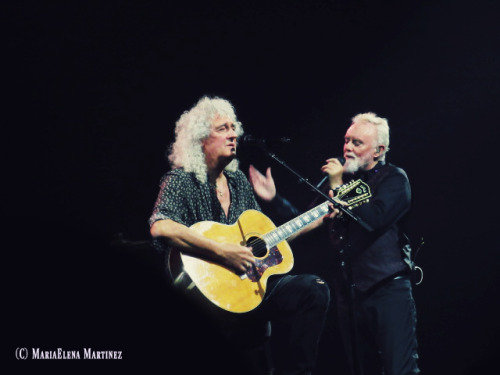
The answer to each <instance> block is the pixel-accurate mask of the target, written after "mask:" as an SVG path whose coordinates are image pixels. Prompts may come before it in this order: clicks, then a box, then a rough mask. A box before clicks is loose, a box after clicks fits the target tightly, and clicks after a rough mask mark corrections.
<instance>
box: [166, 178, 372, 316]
mask: <svg viewBox="0 0 500 375" xmlns="http://www.w3.org/2000/svg"><path fill="white" fill-rule="evenodd" d="M370 197H371V192H370V187H369V186H368V185H367V184H366V183H365V182H363V181H361V180H356V181H351V182H350V183H348V184H345V185H342V186H340V187H338V188H336V189H335V199H336V200H342V201H343V202H345V203H347V204H348V207H347V208H348V209H352V208H353V207H356V206H358V205H360V204H363V203H366V202H368V200H369V198H370ZM329 211H330V205H329V202H328V201H326V202H324V203H322V204H320V205H318V206H316V207H314V208H312V209H311V210H309V211H307V212H305V213H303V214H302V215H300V216H298V217H296V218H295V219H293V220H290V221H288V222H287V223H285V224H283V225H281V226H279V227H276V226H275V225H274V224H273V222H272V221H271V220H270V219H269V218H268V217H267V216H266V215H264V214H263V213H261V212H260V211H256V210H247V211H245V212H243V213H242V214H241V215H240V217H239V218H238V220H237V221H236V222H235V223H234V224H232V225H226V224H221V223H217V222H213V221H202V222H198V223H196V224H194V225H192V226H191V227H190V228H191V229H193V230H195V231H197V232H198V233H200V234H202V235H203V236H205V237H208V238H211V239H213V240H215V241H219V242H226V243H234V244H241V245H244V246H249V247H252V252H253V254H254V256H255V261H256V264H255V265H254V266H253V267H252V268H251V269H250V270H249V271H247V272H246V273H245V274H242V275H240V274H236V273H235V272H234V271H232V270H230V269H228V268H226V267H224V266H222V265H220V264H218V263H215V262H213V261H211V260H207V259H202V258H199V257H196V256H191V255H187V254H185V253H183V252H181V251H179V250H177V249H175V248H172V249H171V250H170V258H169V265H170V271H171V273H172V276H173V277H174V279H175V278H177V277H178V276H179V275H180V273H181V272H182V270H184V272H186V273H187V274H188V275H189V277H190V278H191V280H192V282H193V283H194V285H196V287H197V288H198V289H199V290H200V291H201V293H202V294H203V295H204V296H205V297H206V298H207V299H208V300H210V301H211V302H212V303H214V304H215V305H217V306H219V307H220V308H222V309H224V310H227V311H230V312H234V313H244V312H248V311H251V310H253V309H255V308H256V307H257V306H258V305H259V304H260V303H261V302H262V300H263V299H264V295H265V293H266V284H267V280H268V278H269V277H270V276H272V275H277V274H284V273H287V272H289V271H290V270H291V269H292V267H293V262H294V260H293V253H292V250H291V248H290V245H289V244H288V242H287V241H286V239H287V238H289V237H290V236H291V235H293V234H295V233H297V232H298V231H300V230H301V229H302V228H304V227H305V226H306V225H308V224H310V223H312V222H313V221H316V220H318V219H320V218H322V217H323V216H324V215H326V214H327V213H328V212H329Z"/></svg>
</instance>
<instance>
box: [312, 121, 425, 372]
mask: <svg viewBox="0 0 500 375" xmlns="http://www.w3.org/2000/svg"><path fill="white" fill-rule="evenodd" d="M388 151H389V125H388V122H387V120H386V119H384V118H381V117H378V116H377V115H376V114H375V113H371V112H369V113H362V114H359V115H357V116H355V117H354V118H353V119H352V123H351V126H350V127H349V128H348V129H347V132H346V134H345V137H344V158H345V164H344V165H342V164H341V163H340V162H339V160H337V159H335V158H332V159H328V160H327V163H326V164H325V165H324V166H323V167H322V168H321V170H322V171H323V172H324V173H327V174H328V176H329V183H330V188H332V189H333V188H335V187H337V186H339V185H342V184H344V183H347V182H349V181H352V180H357V179H361V180H363V181H365V182H366V183H367V184H368V185H369V186H370V189H371V193H372V197H371V198H370V201H369V202H368V203H366V204H363V205H361V206H359V207H356V208H354V209H353V213H354V214H355V215H357V216H358V217H359V218H361V219H362V220H363V221H364V222H365V223H366V224H368V225H369V226H370V227H371V228H372V229H373V231H371V232H369V231H368V230H367V229H365V228H363V227H362V226H361V225H359V224H358V223H356V222H355V221H353V220H348V219H346V218H345V217H344V218H343V219H339V218H337V219H334V220H332V221H331V222H330V226H329V232H330V239H331V244H332V247H333V249H332V250H333V252H334V257H335V260H336V261H335V270H334V280H335V281H334V284H335V285H334V286H335V288H334V289H335V295H336V299H335V300H336V302H337V303H336V305H337V309H338V315H339V323H340V324H339V325H340V329H341V331H342V334H343V339H344V345H345V348H346V351H347V354H348V358H349V362H350V365H351V368H352V371H353V373H354V374H356V375H372V374H384V375H406V374H417V373H419V369H418V366H417V359H418V354H417V340H416V309H415V302H414V299H413V295H412V285H411V280H410V277H409V276H410V272H411V268H412V267H413V264H412V261H411V258H410V248H409V244H408V243H407V241H406V236H405V235H404V222H405V220H406V218H407V215H408V213H409V210H410V203H411V191H410V184H409V181H408V177H407V175H406V173H405V171H404V170H403V169H401V168H398V167H396V166H394V165H392V164H390V163H386V162H385V157H386V154H387V152H388ZM351 323H353V324H352V325H351ZM357 365H359V366H358V367H354V366H357Z"/></svg>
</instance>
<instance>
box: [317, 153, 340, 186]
mask: <svg viewBox="0 0 500 375" xmlns="http://www.w3.org/2000/svg"><path fill="white" fill-rule="evenodd" d="M344 163H345V159H344V158H343V157H342V156H338V157H335V158H330V159H327V160H326V164H325V165H323V166H322V167H321V172H323V173H325V174H326V176H325V177H323V179H322V180H321V181H320V183H319V184H318V186H317V187H320V186H321V185H323V184H324V183H325V181H326V180H327V179H328V180H329V182H330V188H332V189H333V188H336V187H337V186H340V185H342V173H343V172H344V167H343V166H344Z"/></svg>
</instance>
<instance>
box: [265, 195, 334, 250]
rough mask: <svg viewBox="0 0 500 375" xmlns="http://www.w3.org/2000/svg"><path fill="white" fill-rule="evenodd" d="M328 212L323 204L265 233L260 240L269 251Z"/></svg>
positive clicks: (326, 204) (326, 205)
mask: <svg viewBox="0 0 500 375" xmlns="http://www.w3.org/2000/svg"><path fill="white" fill-rule="evenodd" d="M328 211H329V207H328V202H324V203H323V204H320V205H319V206H316V207H314V208H313V209H311V210H309V211H307V212H305V213H303V214H302V215H300V216H298V217H296V218H295V219H293V220H290V221H288V222H286V223H285V224H283V225H281V226H279V227H278V228H276V229H274V230H273V231H271V232H269V233H266V234H265V235H263V236H262V239H263V240H264V241H265V242H266V244H267V246H268V248H269V249H270V248H272V247H274V246H276V245H277V244H279V243H280V242H281V241H284V240H286V239H287V238H288V237H290V236H291V235H292V234H295V233H297V232H298V231H299V230H301V229H302V228H304V227H305V226H306V225H308V224H310V223H312V222H313V221H315V220H318V219H319V218H321V217H323V216H324V215H326V214H327V213H328Z"/></svg>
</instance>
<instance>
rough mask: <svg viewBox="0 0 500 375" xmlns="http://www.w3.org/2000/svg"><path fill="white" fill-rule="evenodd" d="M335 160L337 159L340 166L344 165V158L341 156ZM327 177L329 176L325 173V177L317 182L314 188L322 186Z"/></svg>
mask: <svg viewBox="0 0 500 375" xmlns="http://www.w3.org/2000/svg"><path fill="white" fill-rule="evenodd" d="M335 159H337V160H338V161H339V162H340V164H342V165H344V164H345V158H344V157H343V156H337V157H336V158H335ZM328 177H329V176H328V173H327V174H326V176H325V177H323V178H322V179H321V181H320V182H319V184H318V185H316V188H319V187H320V186H321V185H323V184H324V183H325V181H326V180H327V179H328Z"/></svg>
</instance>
